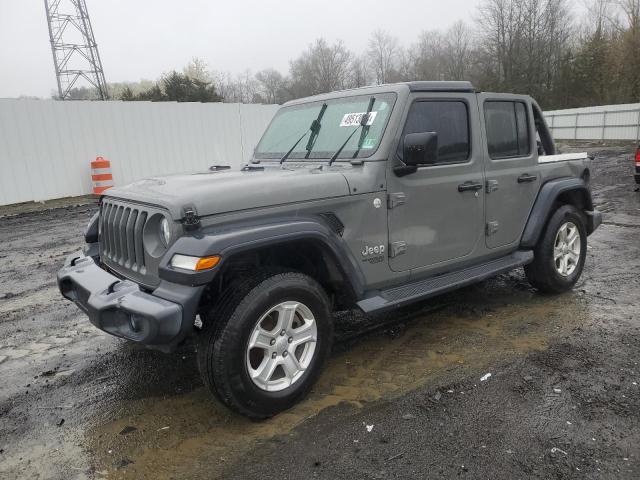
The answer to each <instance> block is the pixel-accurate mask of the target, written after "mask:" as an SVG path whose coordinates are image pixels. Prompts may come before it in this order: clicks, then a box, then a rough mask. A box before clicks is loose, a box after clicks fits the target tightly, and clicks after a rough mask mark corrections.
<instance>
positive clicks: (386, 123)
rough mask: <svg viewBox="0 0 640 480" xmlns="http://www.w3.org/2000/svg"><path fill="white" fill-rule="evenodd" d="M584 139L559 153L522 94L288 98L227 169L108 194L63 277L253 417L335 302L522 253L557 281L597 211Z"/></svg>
mask: <svg viewBox="0 0 640 480" xmlns="http://www.w3.org/2000/svg"><path fill="white" fill-rule="evenodd" d="M589 178H590V160H589V159H588V158H587V155H586V154H577V155H575V154H569V155H559V154H557V152H556V147H555V145H554V141H553V139H552V137H551V135H550V133H549V130H548V129H547V125H546V124H545V121H544V118H543V116H542V112H541V110H540V108H539V106H538V105H537V104H536V102H535V101H534V100H532V99H531V98H530V97H528V96H522V95H506V94H494V93H479V92H477V91H476V90H475V89H474V88H473V86H472V85H471V84H470V83H467V82H411V83H403V84H396V85H383V86H379V87H370V88H369V87H368V88H361V89H356V90H349V91H343V92H337V93H331V94H326V95H319V96H316V97H312V98H305V99H302V100H296V101H293V102H289V103H287V104H286V105H284V106H283V107H282V108H281V109H280V110H279V111H278V113H277V114H276V115H275V117H274V118H273V120H272V122H271V124H270V126H269V127H268V129H267V130H266V132H265V133H264V136H263V137H262V139H261V141H260V143H259V144H258V146H257V147H256V149H255V153H254V156H253V159H252V161H251V162H250V163H249V164H247V165H246V166H244V167H243V168H242V169H241V170H235V171H234V170H232V169H230V168H229V167H227V166H224V165H217V166H212V167H211V168H210V169H209V171H206V172H202V173H195V174H188V175H176V176H169V177H163V178H149V179H145V180H142V181H139V182H136V183H133V184H131V185H128V186H125V187H121V188H113V189H111V190H108V191H107V192H106V194H105V195H104V196H103V197H102V198H101V201H100V211H99V214H97V215H96V216H95V217H94V218H93V219H92V221H91V223H90V224H89V226H88V229H87V231H86V234H85V237H86V242H87V244H86V247H85V248H84V250H83V251H82V252H81V253H78V254H76V255H73V256H71V257H69V258H68V259H67V262H66V264H65V266H64V267H63V268H62V269H61V270H60V272H59V273H58V284H59V287H60V291H61V293H62V295H64V296H65V297H66V298H68V299H69V300H72V301H73V302H75V303H76V304H77V305H78V306H79V307H80V308H81V309H82V310H83V311H84V312H85V313H86V314H87V315H88V317H89V319H90V321H91V323H93V324H94V325H95V326H96V327H98V328H100V329H102V330H104V331H105V332H108V333H110V334H112V335H116V336H118V337H122V338H126V339H128V340H131V341H134V342H138V343H141V344H145V345H148V346H149V347H151V348H156V349H160V350H163V351H167V352H168V351H171V350H172V349H174V348H175V347H176V346H177V345H178V344H180V343H181V342H183V341H184V340H185V339H186V338H187V337H189V336H194V337H195V341H196V345H197V355H198V363H199V368H200V370H201V373H202V378H203V380H204V383H205V384H206V385H207V387H209V388H210V389H211V391H212V392H213V393H214V394H215V395H216V396H217V398H219V399H220V401H222V402H223V403H224V404H226V405H228V406H229V407H230V408H232V409H234V410H235V411H237V412H239V413H241V414H244V415H247V416H250V417H253V418H266V417H269V416H272V415H274V414H276V413H278V412H281V411H283V410H285V409H287V408H289V407H291V406H292V405H294V404H295V403H296V402H298V401H299V400H300V399H301V398H302V397H304V395H305V394H306V393H307V392H308V391H309V389H310V388H311V386H312V385H313V383H314V382H315V381H316V379H317V378H318V376H319V375H320V372H321V370H322V367H323V365H324V364H325V362H326V360H327V358H328V356H329V352H330V350H331V343H332V336H333V328H332V322H333V317H332V311H334V310H344V309H352V308H359V309H360V310H362V311H363V312H366V313H370V312H380V311H383V310H389V309H393V308H397V307H400V306H403V305H407V304H409V303H411V302H416V301H421V300H424V299H427V298H430V297H433V296H434V295H438V294H440V293H443V292H446V291H449V290H452V289H455V288H458V287H461V286H464V285H469V284H471V283H473V282H478V281H481V280H483V279H486V278H488V277H491V276H492V275H496V274H499V273H502V272H507V271H509V270H512V269H515V268H518V267H522V266H524V269H525V272H526V275H527V278H528V279H529V281H530V282H531V284H532V285H533V286H534V287H535V288H537V289H538V290H540V291H543V292H552V293H560V292H565V291H567V290H570V289H571V288H572V287H573V285H574V284H575V283H576V281H577V280H578V278H579V277H580V274H581V272H582V269H583V266H584V262H585V254H586V251H587V236H588V235H590V234H591V233H592V232H593V231H594V230H595V229H596V228H597V227H598V225H599V224H600V222H601V216H600V214H599V213H598V212H597V211H596V210H595V209H594V207H593V202H592V199H591V194H590V190H589Z"/></svg>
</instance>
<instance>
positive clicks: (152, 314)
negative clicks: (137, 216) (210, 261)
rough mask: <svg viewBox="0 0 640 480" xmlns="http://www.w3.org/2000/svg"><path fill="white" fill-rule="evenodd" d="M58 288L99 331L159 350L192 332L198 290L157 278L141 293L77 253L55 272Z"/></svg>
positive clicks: (201, 288) (129, 282) (166, 347)
mask: <svg viewBox="0 0 640 480" xmlns="http://www.w3.org/2000/svg"><path fill="white" fill-rule="evenodd" d="M58 287H59V289H60V293H62V295H63V296H64V297H65V298H67V299H69V300H71V301H72V302H74V303H75V304H76V305H77V306H78V307H79V308H80V309H81V310H82V311H83V312H85V313H86V314H87V315H88V316H89V321H90V322H91V323H92V324H93V325H95V326H96V327H98V328H99V329H100V330H103V331H105V332H107V333H110V334H111V335H115V336H117V337H122V338H126V339H128V340H132V341H134V342H138V343H142V344H145V345H148V346H150V347H152V348H155V349H158V350H163V351H171V350H173V349H174V348H175V346H176V345H177V344H178V343H180V342H181V341H182V340H183V339H184V338H185V337H186V336H187V335H188V334H189V333H190V332H191V331H192V329H193V323H194V319H195V315H196V311H197V307H198V303H199V301H200V296H201V294H202V290H203V289H204V286H199V287H190V286H185V285H179V284H168V282H164V281H163V282H161V283H160V285H159V286H158V288H157V289H155V290H154V291H153V292H152V293H147V292H145V291H143V290H141V289H140V287H139V286H138V284H136V283H134V282H131V281H129V280H123V279H121V278H119V277H116V276H115V275H112V274H111V273H109V272H107V271H105V270H103V269H102V268H100V267H99V266H98V265H96V263H95V261H94V260H93V258H91V257H90V256H86V255H85V254H84V253H82V252H78V253H77V254H75V255H71V256H69V257H68V258H67V260H66V261H65V265H64V267H62V268H61V269H60V271H58Z"/></svg>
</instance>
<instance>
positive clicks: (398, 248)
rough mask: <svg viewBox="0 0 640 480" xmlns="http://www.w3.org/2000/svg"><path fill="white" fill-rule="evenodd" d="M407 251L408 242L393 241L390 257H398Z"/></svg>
mask: <svg viewBox="0 0 640 480" xmlns="http://www.w3.org/2000/svg"><path fill="white" fill-rule="evenodd" d="M405 253H407V242H393V243H392V244H391V248H390V249H389V257H391V258H396V257H399V256H400V255H404V254H405Z"/></svg>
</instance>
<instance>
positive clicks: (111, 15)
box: [0, 0, 479, 97]
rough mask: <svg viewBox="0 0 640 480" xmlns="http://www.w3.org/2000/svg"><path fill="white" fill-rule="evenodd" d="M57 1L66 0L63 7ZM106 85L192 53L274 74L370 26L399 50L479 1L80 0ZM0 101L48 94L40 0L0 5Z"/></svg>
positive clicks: (358, 40)
mask: <svg viewBox="0 0 640 480" xmlns="http://www.w3.org/2000/svg"><path fill="white" fill-rule="evenodd" d="M62 1H63V3H64V2H65V0H62ZM86 2H87V8H88V10H89V14H90V16H91V21H92V23H93V29H94V33H95V36H96V41H97V42H98V47H99V50H100V55H101V57H102V63H103V66H104V70H105V76H106V79H107V82H120V81H137V80H140V79H142V78H145V79H151V80H155V79H156V78H157V77H158V76H159V75H160V74H162V73H163V72H166V71H168V70H172V69H178V70H179V69H181V68H182V67H183V66H184V65H185V64H186V63H187V62H188V61H189V60H190V59H191V58H192V57H193V56H198V57H201V58H203V59H204V60H205V61H206V62H207V63H208V64H209V66H210V68H212V69H215V70H218V71H228V72H231V73H234V74H235V73H239V72H241V71H243V70H245V69H247V68H249V69H251V70H252V71H253V72H256V71H259V70H261V69H264V68H267V67H274V68H276V69H278V70H280V71H281V72H282V73H286V72H287V69H288V66H289V60H290V59H292V58H294V57H296V56H297V55H299V54H300V52H301V51H303V50H304V49H305V48H306V47H307V45H308V44H309V43H310V42H312V41H313V40H314V39H316V38H318V37H320V36H323V37H325V38H327V39H328V40H330V41H334V40H337V39H342V40H344V41H345V43H346V45H347V47H348V48H349V49H351V50H353V51H355V52H358V53H360V52H363V51H364V50H365V49H366V46H367V41H368V38H369V35H370V33H371V32H372V31H373V30H375V29H376V28H382V29H384V30H387V31H388V32H390V33H391V34H393V35H395V36H397V37H398V38H399V39H400V41H401V43H402V44H403V45H408V44H410V43H412V42H414V41H415V39H416V37H417V36H418V34H419V33H420V32H421V31H422V30H425V29H445V28H447V27H448V26H449V25H451V24H452V23H453V22H455V21H456V20H458V19H463V20H471V19H472V18H473V16H474V15H475V11H476V6H477V4H478V3H479V0H446V1H442V0H395V1H391V2H390V1H389V0H386V1H383V0H362V1H353V0H323V1H319V2H313V1H304V0H278V1H276V0H229V1H226V0H86ZM0 45H1V46H0V97H17V96H19V95H34V96H39V97H49V96H50V94H51V92H52V91H53V90H54V89H55V88H56V81H55V75H54V70H53V60H52V57H51V49H50V46H49V34H48V30H47V22H46V16H45V12H44V1H43V0H0Z"/></svg>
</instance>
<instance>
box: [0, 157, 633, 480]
mask: <svg viewBox="0 0 640 480" xmlns="http://www.w3.org/2000/svg"><path fill="white" fill-rule="evenodd" d="M590 150H591V151H593V152H595V153H596V154H597V158H596V161H595V162H594V164H595V167H594V173H593V182H594V187H593V189H594V197H595V200H596V202H597V203H598V205H599V208H600V209H601V210H603V211H604V212H605V214H606V218H605V224H604V225H603V226H602V227H601V228H600V229H599V230H598V231H597V232H596V233H595V234H594V235H593V236H592V237H591V238H590V248H589V251H588V258H587V266H586V270H585V273H584V276H583V278H582V280H581V281H580V283H579V285H578V286H577V287H576V289H575V291H574V292H571V293H568V294H565V295H560V296H544V295H540V294H538V293H536V292H534V291H533V290H532V289H531V288H530V287H529V286H528V284H527V283H526V280H525V279H524V276H523V274H522V272H521V271H515V272H512V273H510V274H508V275H501V276H499V277H497V278H495V279H492V280H489V281H487V282H483V283H481V284H478V285H475V286H473V287H469V288H465V289H463V290H460V291H457V292H453V293H451V294H448V295H445V296H443V297H440V298H438V299H435V300H433V301H430V302H425V303H423V304H420V305H416V306H414V307H411V308H407V309H404V310H401V311H398V312H394V313H393V314H392V315H386V316H377V317H370V318H366V317H363V316H361V315H358V314H355V313H342V314H339V315H337V316H336V324H337V348H336V351H335V353H334V355H333V357H332V359H331V361H330V364H329V366H328V368H327V371H326V372H325V373H324V375H323V376H322V378H321V380H320V382H319V383H318V385H317V387H316V388H315V389H314V391H313V392H312V394H311V395H310V397H309V398H308V399H307V400H305V401H304V402H302V403H301V404H300V405H298V406H296V407H295V408H293V409H292V410H291V411H289V412H286V413H284V414H282V415H279V416H278V417H276V418H274V419H272V420H269V421H266V422H251V421H248V420H246V419H244V418H241V417H238V416H235V415H233V414H230V413H229V412H228V411H227V410H225V409H224V408H223V407H222V406H220V405H219V404H218V403H217V402H215V401H214V400H213V399H211V398H210V397H209V395H208V393H207V392H206V391H205V390H204V388H203V387H202V383H201V381H200V379H199V376H198V374H197V371H196V367H195V358H194V354H193V347H192V346H191V345H185V346H184V347H183V348H182V349H181V350H180V351H179V352H177V353H175V354H172V355H164V354H161V353H158V352H153V351H149V350H146V349H143V348H140V347H137V346H134V345H130V344H128V343H126V342H124V341H121V340H119V339H116V338H112V337H110V336H108V335H106V334H103V333H101V332H99V331H97V330H96V329H95V328H93V327H92V326H91V325H90V324H89V323H88V321H87V320H86V319H85V318H84V317H83V316H82V315H81V313H80V312H79V311H78V309H77V308H76V307H74V306H73V305H71V304H70V303H68V302H66V301H64V300H63V299H62V298H60V296H59V295H58V293H57V290H56V287H55V280H54V279H55V272H56V271H57V269H58V268H59V266H60V264H61V263H62V262H63V260H64V258H65V256H66V255H68V254H69V253H71V252H73V251H75V250H76V249H78V248H79V247H80V245H81V241H82V239H81V232H82V230H83V228H84V225H85V224H86V223H87V221H88V220H89V218H90V216H91V215H92V214H93V212H94V211H95V208H96V207H95V205H94V204H93V203H91V202H89V203H88V204H86V205H82V206H69V207H66V208H57V209H52V210H46V211H35V212H34V211H28V212H21V211H20V210H19V209H18V210H16V209H12V210H6V209H5V210H2V209H0V245H2V250H0V379H1V381H2V384H1V387H0V478H3V479H4V478H7V479H13V478H55V479H58V478H60V479H63V478H64V479H70V478H77V479H84V478H90V479H93V478H98V479H99V478H167V479H168V478H243V479H244V478H248V479H251V478H261V479H264V478H278V479H287V478H310V477H314V478H452V477H463V478H465V477H466V478H495V479H502V478H504V479H513V478H563V479H564V478H603V479H609V478H623V479H624V478H629V479H636V478H640V428H639V427H640V425H639V423H640V390H639V389H640V387H639V386H638V384H640V367H639V366H638V361H640V356H639V355H638V351H639V349H640V320H639V319H640V302H639V301H638V291H640V290H639V287H640V276H639V275H638V272H639V267H640V241H638V238H639V235H640V193H638V192H634V188H635V185H634V184H633V178H632V175H631V162H630V159H629V158H630V155H631V150H630V149H629V148H624V147H597V146H596V147H592V148H590ZM72 203H73V202H72ZM29 210H33V209H31V208H30V209H29ZM3 215H6V216H4V217H3ZM363 332H365V333H363ZM488 373H491V376H490V377H488V378H487V379H486V380H484V381H481V378H483V377H485V376H486V374H488Z"/></svg>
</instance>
